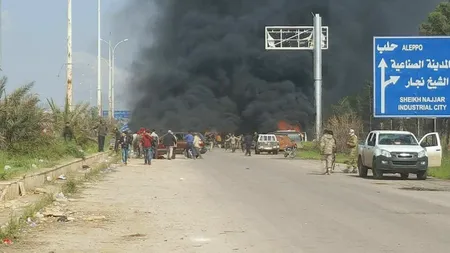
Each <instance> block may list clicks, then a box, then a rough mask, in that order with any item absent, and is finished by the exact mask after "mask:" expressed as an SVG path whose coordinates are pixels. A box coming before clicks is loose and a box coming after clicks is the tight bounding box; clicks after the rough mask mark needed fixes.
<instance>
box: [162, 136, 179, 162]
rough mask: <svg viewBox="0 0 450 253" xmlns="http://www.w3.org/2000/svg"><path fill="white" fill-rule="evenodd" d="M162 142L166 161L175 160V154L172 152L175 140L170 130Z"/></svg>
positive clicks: (175, 143)
mask: <svg viewBox="0 0 450 253" xmlns="http://www.w3.org/2000/svg"><path fill="white" fill-rule="evenodd" d="M162 141H163V145H164V147H166V151H167V152H166V154H167V160H172V159H175V152H173V148H174V147H175V146H176V145H177V139H176V138H175V135H173V133H172V131H171V130H169V131H167V134H166V135H164V137H163V140H162Z"/></svg>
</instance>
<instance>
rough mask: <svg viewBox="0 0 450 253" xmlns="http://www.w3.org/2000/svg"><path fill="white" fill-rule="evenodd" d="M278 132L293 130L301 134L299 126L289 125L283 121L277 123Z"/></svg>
mask: <svg viewBox="0 0 450 253" xmlns="http://www.w3.org/2000/svg"><path fill="white" fill-rule="evenodd" d="M278 130H295V131H297V132H301V127H300V125H291V124H289V123H287V122H286V121H284V120H281V121H280V122H278Z"/></svg>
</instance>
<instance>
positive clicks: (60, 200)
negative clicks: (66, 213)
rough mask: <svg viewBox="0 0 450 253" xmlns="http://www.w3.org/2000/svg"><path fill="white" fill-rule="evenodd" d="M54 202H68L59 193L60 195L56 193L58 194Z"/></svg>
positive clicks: (62, 194)
mask: <svg viewBox="0 0 450 253" xmlns="http://www.w3.org/2000/svg"><path fill="white" fill-rule="evenodd" d="M55 201H58V202H67V201H69V200H68V199H67V197H66V196H64V193H62V192H60V193H58V194H56V195H55Z"/></svg>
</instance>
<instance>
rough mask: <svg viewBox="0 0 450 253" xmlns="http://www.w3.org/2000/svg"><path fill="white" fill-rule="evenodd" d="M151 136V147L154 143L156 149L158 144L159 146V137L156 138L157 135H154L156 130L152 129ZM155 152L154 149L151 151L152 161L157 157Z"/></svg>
mask: <svg viewBox="0 0 450 253" xmlns="http://www.w3.org/2000/svg"><path fill="white" fill-rule="evenodd" d="M151 136H152V138H153V145H154V144H155V143H156V147H158V144H159V136H158V134H157V133H156V130H155V129H153V130H152V134H151ZM156 151H157V150H156V149H155V150H153V158H154V159H156V158H157V157H156V156H157V152H156Z"/></svg>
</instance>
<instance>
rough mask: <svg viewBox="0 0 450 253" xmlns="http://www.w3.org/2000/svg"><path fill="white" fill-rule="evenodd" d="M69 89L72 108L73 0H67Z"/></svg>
mask: <svg viewBox="0 0 450 253" xmlns="http://www.w3.org/2000/svg"><path fill="white" fill-rule="evenodd" d="M67 4H68V6H67V65H66V67H67V90H66V92H67V93H66V100H67V101H66V103H67V106H68V107H69V110H72V99H73V89H72V88H73V87H72V0H67Z"/></svg>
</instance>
